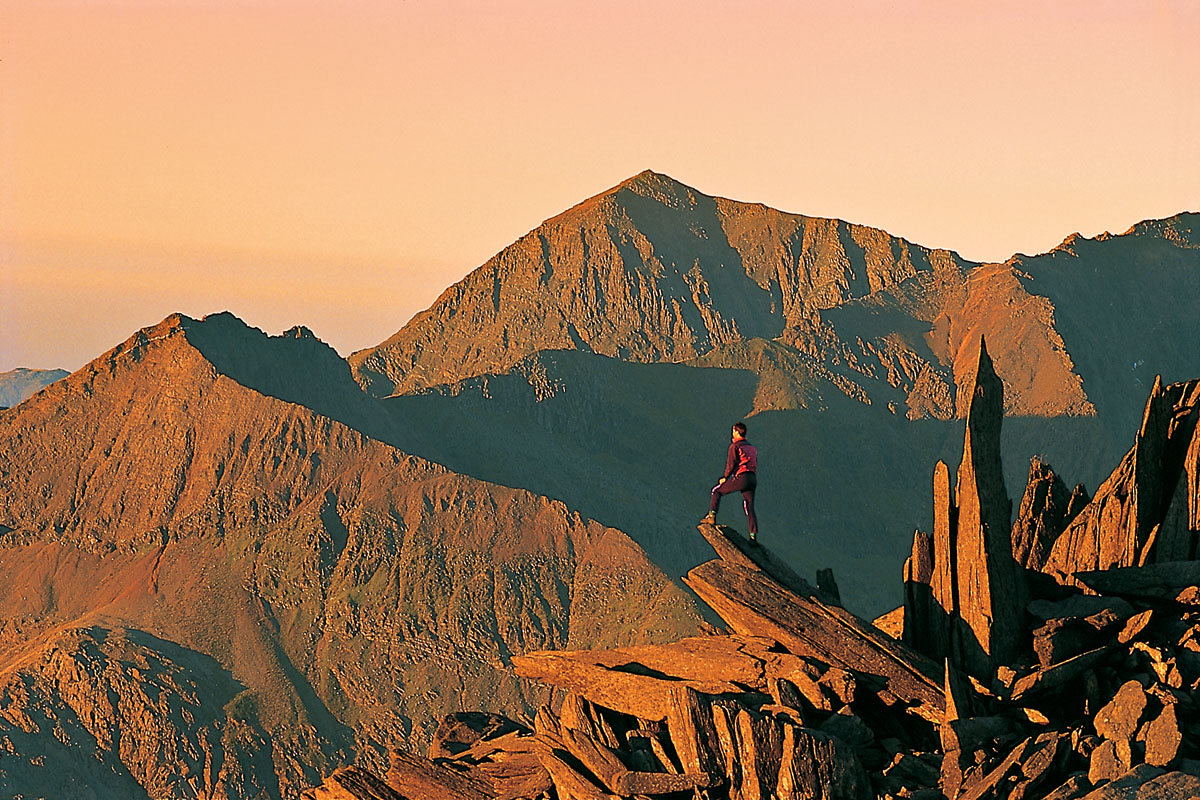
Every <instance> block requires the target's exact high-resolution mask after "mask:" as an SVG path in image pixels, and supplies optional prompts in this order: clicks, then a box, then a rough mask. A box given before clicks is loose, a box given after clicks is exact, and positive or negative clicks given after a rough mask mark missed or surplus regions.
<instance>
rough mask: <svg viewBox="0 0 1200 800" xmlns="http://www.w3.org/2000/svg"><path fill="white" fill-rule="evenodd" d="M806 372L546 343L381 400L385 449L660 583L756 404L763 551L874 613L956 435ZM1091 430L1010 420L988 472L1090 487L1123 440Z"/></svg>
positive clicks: (736, 507) (682, 564)
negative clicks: (444, 471)
mask: <svg viewBox="0 0 1200 800" xmlns="http://www.w3.org/2000/svg"><path fill="white" fill-rule="evenodd" d="M989 344H990V340H989ZM727 351H728V353H732V355H731V356H730V358H731V359H732V358H733V356H737V357H738V358H739V359H740V358H741V357H742V356H743V355H746V354H747V353H749V354H756V355H753V357H754V358H756V359H761V360H763V361H765V362H770V361H771V360H772V359H780V360H784V359H787V360H792V361H795V362H796V363H800V364H806V365H809V366H811V364H812V362H811V361H807V360H806V357H804V356H802V355H797V354H796V353H795V351H794V350H792V349H790V348H788V347H787V346H786V345H781V344H779V343H770V342H764V341H762V340H753V341H750V342H747V343H745V344H744V345H743V344H736V345H728V346H727V347H726V348H722V350H721V351H719V352H720V353H727ZM712 359H713V357H706V358H704V359H700V360H699V361H698V362H692V363H698V364H703V363H710V362H711V360H712ZM735 363H736V362H735ZM806 368H807V367H806ZM811 369H812V371H811V372H810V373H804V374H807V375H809V376H815V377H813V379H812V380H808V379H800V378H797V377H796V376H798V375H801V374H802V373H801V372H800V371H799V370H798V369H793V370H790V371H789V372H787V373H786V376H785V377H784V378H781V377H780V375H779V373H777V372H774V371H772V370H770V369H766V368H765V367H764V368H763V369H761V370H760V371H759V372H758V374H756V373H755V372H752V371H750V370H748V369H716V368H710V367H702V366H693V365H691V364H633V363H629V362H624V361H621V360H619V359H614V358H605V357H603V356H597V355H594V354H588V353H580V352H578V351H554V352H543V353H539V354H537V355H535V356H530V357H529V358H528V359H526V360H525V361H523V362H521V364H519V365H518V366H517V367H516V368H514V369H513V370H511V371H509V372H507V373H505V374H503V375H489V376H481V377H478V378H472V379H469V380H465V381H462V382H460V383H457V384H454V385H452V386H447V387H439V388H438V389H436V390H431V391H428V392H425V393H422V394H415V395H406V396H401V397H393V398H389V399H388V400H386V401H384V403H385V405H386V406H388V407H389V408H390V409H391V411H392V413H393V414H394V415H395V417H396V418H397V419H403V420H405V421H406V422H407V423H408V424H407V425H406V426H405V428H404V430H403V431H402V432H401V433H400V434H399V436H400V438H399V439H398V440H397V445H398V446H399V447H401V449H403V450H405V451H407V452H415V453H421V454H422V455H425V456H426V457H428V458H430V459H432V460H434V461H437V462H438V463H441V464H445V465H446V466H448V467H449V468H450V469H453V470H455V471H458V472H464V473H467V474H471V475H475V476H477V477H480V478H483V479H485V480H489V481H494V482H496V483H501V484H505V485H511V486H524V487H528V488H530V490H531V491H535V492H538V493H540V494H545V495H547V496H551V497H557V498H560V499H562V500H563V501H564V502H566V503H567V504H568V505H569V506H570V507H572V508H578V509H579V510H580V512H581V513H583V514H585V515H587V516H589V517H592V518H595V519H598V520H601V521H603V522H604V523H605V524H608V525H612V526H614V527H617V528H619V529H621V530H626V531H629V532H630V535H631V536H633V537H634V538H635V539H636V540H637V541H638V543H639V544H640V545H641V546H642V547H644V548H645V549H646V551H647V552H648V553H649V554H650V555H651V557H652V558H653V559H654V560H655V563H657V564H659V565H661V566H662V567H663V569H664V570H665V571H666V572H667V573H668V574H670V575H677V574H683V573H685V572H686V571H687V570H689V569H691V568H692V567H694V566H695V565H696V564H698V563H700V562H701V561H702V560H703V559H704V558H705V557H707V553H706V551H705V549H704V545H703V543H702V542H697V541H694V540H690V539H688V538H686V537H681V536H680V534H679V524H680V520H684V521H687V520H692V519H698V518H699V517H700V515H701V514H702V513H703V512H704V510H705V509H706V508H707V500H708V492H709V489H710V488H711V487H712V485H713V483H714V482H715V480H716V477H717V475H719V473H720V469H721V467H722V466H723V464H724V454H725V448H726V447H727V446H728V444H729V439H728V437H729V433H728V425H729V423H730V422H731V421H733V420H736V419H740V418H744V417H746V416H748V415H750V414H751V413H752V412H759V413H754V415H753V417H752V418H751V419H750V421H749V426H750V439H751V441H752V442H754V444H755V445H756V446H757V447H758V449H759V456H760V458H759V464H760V471H759V481H760V489H759V492H758V497H757V499H756V501H755V504H756V506H757V509H758V516H759V523H760V527H761V529H762V531H763V534H762V535H763V538H764V541H766V542H768V543H769V545H770V547H771V548H772V549H774V550H775V551H776V552H778V553H780V554H781V555H783V556H784V557H786V558H787V559H788V560H789V562H790V563H791V564H792V565H793V567H794V568H795V569H796V570H797V571H798V572H800V573H801V574H802V575H805V576H807V577H808V578H810V579H811V578H812V576H813V574H814V572H815V570H817V569H818V568H823V567H832V568H833V569H834V571H835V573H836V575H837V578H838V581H839V583H840V584H841V585H842V587H843V589H844V590H845V596H846V597H847V598H850V602H852V603H853V604H855V606H854V610H855V611H856V612H858V613H861V614H864V615H867V616H874V615H877V614H879V613H882V612H883V611H885V610H887V609H889V608H894V607H895V606H896V604H897V603H898V602H899V600H900V596H899V590H898V589H897V587H896V585H895V581H893V580H889V579H887V578H888V576H890V575H894V574H895V572H896V570H897V569H898V568H899V567H898V565H899V564H901V563H903V560H904V557H905V556H906V555H907V554H908V550H909V547H910V544H911V542H910V540H909V536H908V535H907V533H906V531H907V529H910V528H915V527H923V526H928V524H929V516H930V510H929V497H928V490H927V487H928V480H929V466H928V465H929V464H931V463H934V462H936V461H937V460H938V459H946V458H949V457H951V454H952V453H953V452H954V449H955V448H956V447H961V442H959V441H957V440H958V437H959V433H958V431H957V429H956V426H955V425H954V424H952V423H949V422H942V421H939V420H920V421H916V422H913V421H910V420H907V419H905V418H904V417H903V415H901V414H893V413H891V412H890V411H889V410H888V409H887V408H884V407H879V406H877V405H870V406H868V405H865V404H863V403H861V402H859V401H858V400H856V399H854V398H852V397H849V396H847V395H846V394H844V393H843V392H842V391H841V390H839V389H838V388H837V387H836V386H835V385H834V384H833V383H831V382H827V381H825V379H824V378H821V377H820V376H821V369H822V368H821V367H820V365H816V366H811ZM777 379H778V380H777ZM801 403H803V406H802V405H801ZM1134 421H1136V417H1132V418H1131V421H1127V426H1128V425H1132V424H1133V422H1134ZM1103 434H1104V431H1103V429H1102V427H1101V426H1100V425H1099V424H1098V420H1097V419H1096V418H1095V417H1069V418H1059V419H1046V418H1041V417H1027V418H1020V417H1017V418H1010V419H1008V420H1006V421H1005V428H1004V448H1005V454H1006V458H1007V462H1006V463H1007V468H1008V473H1007V475H1006V480H1008V482H1009V484H1010V485H1013V486H1022V485H1024V483H1025V477H1026V473H1027V471H1028V463H1029V462H1028V459H1029V457H1030V456H1031V455H1033V454H1035V453H1041V454H1043V455H1044V456H1045V457H1046V458H1047V459H1049V460H1051V461H1052V463H1054V464H1055V465H1056V467H1057V466H1060V465H1061V468H1062V469H1063V470H1065V471H1066V474H1069V475H1071V476H1072V478H1073V479H1074V480H1083V481H1086V482H1088V485H1089V486H1093V487H1094V486H1095V485H1096V484H1097V483H1098V482H1099V480H1100V479H1101V478H1103V477H1104V473H1103V465H1107V464H1110V463H1111V462H1112V461H1114V460H1116V459H1117V458H1119V457H1120V454H1121V453H1122V452H1123V451H1124V450H1125V448H1126V447H1127V442H1125V441H1124V440H1123V439H1122V440H1113V441H1109V440H1108V439H1107V438H1105V436H1104V435H1103ZM721 519H722V520H723V521H727V522H729V524H731V525H733V526H734V527H737V528H739V529H743V528H742V526H744V525H745V519H744V517H742V511H741V506H740V503H739V502H737V499H736V498H734V499H732V500H727V502H726V504H725V505H723V506H722V508H721Z"/></svg>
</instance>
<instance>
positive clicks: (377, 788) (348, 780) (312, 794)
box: [300, 767, 436, 800]
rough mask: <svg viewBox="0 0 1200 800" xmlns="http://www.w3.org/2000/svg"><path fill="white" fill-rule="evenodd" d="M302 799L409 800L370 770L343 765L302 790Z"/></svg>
mask: <svg viewBox="0 0 1200 800" xmlns="http://www.w3.org/2000/svg"><path fill="white" fill-rule="evenodd" d="M435 797H436V795H435ZM300 800H407V798H405V797H404V796H403V795H401V794H400V793H399V792H397V791H396V790H394V789H392V788H391V787H390V786H388V785H387V784H386V783H384V782H383V781H381V780H379V778H376V777H375V776H374V775H372V774H371V773H369V772H364V771H363V770H361V769H358V768H357V767H342V768H341V769H338V770H336V771H335V772H334V773H333V774H332V775H330V776H329V777H328V778H326V779H325V782H324V783H323V784H321V785H320V786H316V787H313V788H312V789H308V790H307V791H304V792H301V794H300Z"/></svg>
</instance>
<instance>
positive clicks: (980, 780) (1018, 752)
mask: <svg viewBox="0 0 1200 800" xmlns="http://www.w3.org/2000/svg"><path fill="white" fill-rule="evenodd" d="M1031 743H1032V740H1030V739H1026V740H1024V741H1023V742H1021V743H1020V744H1018V745H1017V746H1016V747H1014V748H1013V749H1012V750H1011V751H1010V752H1009V754H1008V755H1007V756H1005V757H1004V759H1003V760H1002V761H1001V762H1000V763H999V764H997V765H996V767H995V768H993V769H992V770H991V771H990V772H987V773H986V774H983V775H980V776H977V777H975V778H974V779H973V780H969V781H967V782H965V783H964V784H963V787H962V791H961V793H960V794H959V795H958V798H959V800H984V798H987V797H993V796H996V795H997V793H998V792H999V790H1000V785H1001V783H1003V782H1004V781H1005V780H1006V779H1007V778H1008V777H1009V776H1010V774H1019V772H1020V764H1021V760H1022V759H1023V758H1024V757H1025V751H1026V750H1027V749H1028V748H1029V746H1030V744H1031Z"/></svg>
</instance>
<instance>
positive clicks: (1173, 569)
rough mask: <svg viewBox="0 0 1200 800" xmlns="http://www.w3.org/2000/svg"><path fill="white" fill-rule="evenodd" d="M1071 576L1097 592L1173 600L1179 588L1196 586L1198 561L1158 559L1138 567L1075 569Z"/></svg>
mask: <svg viewBox="0 0 1200 800" xmlns="http://www.w3.org/2000/svg"><path fill="white" fill-rule="evenodd" d="M1075 578H1076V579H1077V580H1078V581H1079V582H1080V583H1082V584H1083V585H1084V586H1086V587H1088V588H1089V589H1091V590H1093V591H1095V592H1099V593H1100V594H1108V595H1112V594H1115V595H1123V596H1125V597H1144V598H1150V599H1155V600H1173V599H1175V597H1176V596H1178V595H1179V593H1180V592H1181V591H1182V590H1184V589H1186V588H1188V587H1190V586H1200V561H1161V562H1158V563H1156V564H1146V565H1145V566H1142V567H1117V568H1114V569H1103V570H1092V571H1088V572H1076V573H1075Z"/></svg>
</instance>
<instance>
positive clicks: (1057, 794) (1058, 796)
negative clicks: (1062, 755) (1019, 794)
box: [1042, 772, 1091, 800]
mask: <svg viewBox="0 0 1200 800" xmlns="http://www.w3.org/2000/svg"><path fill="white" fill-rule="evenodd" d="M1090 788H1091V784H1090V783H1088V779H1087V775H1086V774H1085V773H1082V772H1079V773H1076V774H1074V775H1071V776H1070V777H1068V778H1067V779H1066V780H1065V781H1063V782H1062V783H1061V784H1059V786H1058V788H1056V789H1055V790H1054V791H1052V792H1050V793H1049V794H1048V795H1046V796H1045V797H1044V798H1042V800H1079V798H1081V797H1083V796H1084V795H1085V794H1087V792H1088V789H1090Z"/></svg>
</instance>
